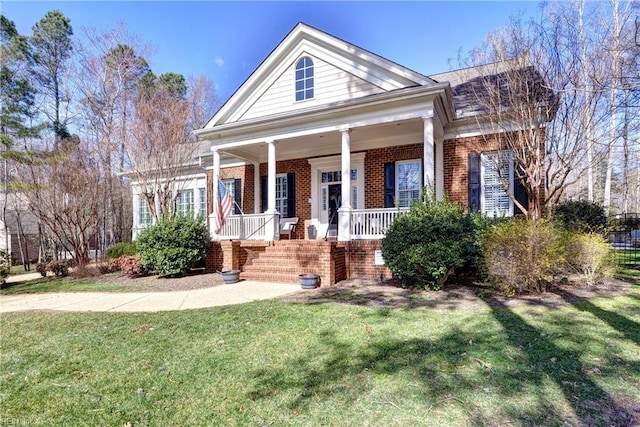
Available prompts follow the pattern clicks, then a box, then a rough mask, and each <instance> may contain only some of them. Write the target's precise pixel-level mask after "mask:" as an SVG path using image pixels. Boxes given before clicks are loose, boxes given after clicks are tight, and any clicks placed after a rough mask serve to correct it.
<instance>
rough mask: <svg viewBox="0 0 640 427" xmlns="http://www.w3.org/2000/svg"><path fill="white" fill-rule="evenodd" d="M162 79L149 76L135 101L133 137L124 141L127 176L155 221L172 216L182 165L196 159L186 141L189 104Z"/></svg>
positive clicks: (193, 144) (193, 146) (189, 144)
mask: <svg viewBox="0 0 640 427" xmlns="http://www.w3.org/2000/svg"><path fill="white" fill-rule="evenodd" d="M179 95H180V94H179V93H176V92H175V91H173V90H172V89H171V88H170V87H166V86H165V85H164V84H162V80H161V79H153V78H148V79H147V86H146V87H144V88H141V89H140V92H139V94H138V99H137V101H136V105H135V106H136V110H135V121H134V127H133V132H132V138H131V139H130V140H128V141H126V142H125V149H126V152H127V156H128V162H129V164H128V166H129V168H128V175H129V176H130V177H131V179H132V180H133V181H134V182H135V183H136V184H137V185H138V186H139V187H140V191H141V194H142V195H143V197H144V199H145V201H146V202H147V205H148V207H149V212H150V213H151V216H152V218H153V221H154V222H157V221H158V220H160V219H161V218H169V217H171V216H172V215H173V213H174V210H175V203H176V198H177V196H178V192H179V191H180V188H179V186H180V185H181V181H180V180H179V179H178V178H179V177H180V175H181V170H182V168H183V167H185V166H187V165H189V164H190V163H192V162H193V161H194V155H195V152H196V150H197V149H198V145H197V144H196V143H189V142H187V141H188V139H189V135H190V133H191V129H189V114H190V105H189V102H187V101H186V100H185V99H183V98H182V97H181V96H179Z"/></svg>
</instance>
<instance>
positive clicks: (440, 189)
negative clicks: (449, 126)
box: [435, 138, 444, 202]
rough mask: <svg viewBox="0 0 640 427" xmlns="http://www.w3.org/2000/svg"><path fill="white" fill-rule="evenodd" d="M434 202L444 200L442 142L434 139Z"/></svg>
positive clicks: (440, 139) (439, 139)
mask: <svg viewBox="0 0 640 427" xmlns="http://www.w3.org/2000/svg"><path fill="white" fill-rule="evenodd" d="M435 184H436V200H437V201H438V202H441V201H442V199H444V141H443V140H442V138H438V139H436V182H435Z"/></svg>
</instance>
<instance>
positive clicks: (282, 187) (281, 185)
mask: <svg viewBox="0 0 640 427" xmlns="http://www.w3.org/2000/svg"><path fill="white" fill-rule="evenodd" d="M288 200H289V182H288V180H287V174H286V173H279V174H277V175H276V210H277V211H278V213H280V217H281V218H286V217H287V214H288V213H289V206H287V201H288ZM283 206H286V209H284V208H283Z"/></svg>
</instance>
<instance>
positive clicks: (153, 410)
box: [0, 287, 640, 426]
mask: <svg viewBox="0 0 640 427" xmlns="http://www.w3.org/2000/svg"><path fill="white" fill-rule="evenodd" d="M488 302H489V301H488ZM491 303H492V304H491V305H489V304H487V306H486V307H485V308H482V309H479V310H457V311H450V310H445V309H444V308H441V309H438V308H436V309H433V308H419V309H400V308H397V309H396V308H388V307H387V308H384V307H380V308H374V307H355V306H348V305H340V304H334V303H325V304H313V305H302V304H292V303H284V302H280V301H264V302H257V303H251V304H245V305H240V306H230V307H220V308H213V309H203V310H192V311H182V312H164V313H153V314H117V313H86V314H68V313H34V312H32V313H11V314H4V315H1V316H0V319H1V321H2V340H0V419H2V420H18V421H20V422H21V423H25V425H26V424H28V425H56V426H83V425H86V426H94V425H105V426H106V425H111V426H118V425H119V426H121V425H124V424H125V423H127V422H129V421H131V422H132V423H133V424H134V425H135V426H159V425H176V426H178V425H180V426H189V425H193V426H196V425H202V426H204V425H225V426H227V425H229V426H235V425H238V426H245V425H277V426H281V425H295V426H314V425H317V426H320V425H322V426H365V425H370V426H405V425H433V426H442V425H454V426H455V425H460V426H468V425H507V424H508V425H547V426H554V425H566V424H567V423H568V424H570V425H635V424H638V423H640V289H637V287H636V289H635V290H634V291H633V293H631V294H629V295H626V296H617V297H613V298H598V299H592V300H582V301H580V302H578V303H575V302H574V303H573V304H572V305H570V306H569V307H568V308H563V309H553V308H546V307H542V306H537V307H528V306H522V307H518V308H515V309H514V308H508V307H506V306H504V305H502V304H501V303H500V302H498V301H491ZM634 417H635V418H634ZM20 425H22V424H20Z"/></svg>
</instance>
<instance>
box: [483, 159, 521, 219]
mask: <svg viewBox="0 0 640 427" xmlns="http://www.w3.org/2000/svg"><path fill="white" fill-rule="evenodd" d="M481 176H482V178H481V182H482V191H481V195H482V197H481V200H480V207H481V210H482V213H484V214H486V215H490V216H512V215H513V201H512V200H511V198H510V197H509V196H508V195H507V192H506V191H505V187H504V183H507V184H508V188H509V191H510V192H511V193H512V194H513V156H512V154H511V153H509V152H504V151H503V152H492V153H483V154H482V156H481Z"/></svg>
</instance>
